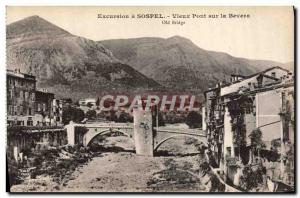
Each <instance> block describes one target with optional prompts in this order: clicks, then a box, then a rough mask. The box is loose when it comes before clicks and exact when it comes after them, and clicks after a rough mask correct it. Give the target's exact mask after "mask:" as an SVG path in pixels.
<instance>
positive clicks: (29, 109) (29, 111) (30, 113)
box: [28, 107, 32, 115]
mask: <svg viewBox="0 0 300 198" xmlns="http://www.w3.org/2000/svg"><path fill="white" fill-rule="evenodd" d="M28 113H29V115H32V112H31V108H30V107H29V108H28Z"/></svg>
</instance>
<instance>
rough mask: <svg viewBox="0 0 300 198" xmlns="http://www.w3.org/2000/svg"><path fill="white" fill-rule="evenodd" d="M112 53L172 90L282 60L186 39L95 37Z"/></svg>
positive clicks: (210, 83)
mask: <svg viewBox="0 0 300 198" xmlns="http://www.w3.org/2000/svg"><path fill="white" fill-rule="evenodd" d="M99 43H101V44H103V45H104V46H105V47H106V48H108V49H109V50H111V51H112V53H113V54H114V56H115V57H116V58H117V59H119V60H121V61H122V62H123V63H125V64H129V65H131V66H132V67H134V68H135V69H136V70H138V71H140V72H141V73H143V74H144V75H146V76H148V77H149V78H153V79H154V80H156V81H157V82H158V83H160V84H162V85H164V86H166V87H168V88H171V89H175V90H192V91H193V90H194V91H196V92H203V91H204V90H206V89H207V88H209V87H213V86H215V84H216V83H217V82H219V81H220V80H225V79H227V80H228V78H229V76H230V75H231V74H233V73H236V74H242V75H250V74H253V73H255V72H259V71H262V70H264V69H266V68H268V67H272V66H282V65H283V64H282V63H278V62H273V61H265V60H248V59H245V58H236V57H233V56H231V55H229V54H226V53H222V52H214V51H207V50H204V49H201V48H199V47H198V46H196V45H195V44H194V43H192V42H191V41H190V40H189V39H186V38H183V37H180V36H174V37H171V38H167V39H164V38H151V37H145V38H134V39H116V40H104V41H99Z"/></svg>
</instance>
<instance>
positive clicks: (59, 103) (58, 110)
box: [52, 99, 63, 125]
mask: <svg viewBox="0 0 300 198" xmlns="http://www.w3.org/2000/svg"><path fill="white" fill-rule="evenodd" d="M52 111H53V120H54V122H56V123H57V125H61V124H62V113H63V100H59V99H53V101H52Z"/></svg>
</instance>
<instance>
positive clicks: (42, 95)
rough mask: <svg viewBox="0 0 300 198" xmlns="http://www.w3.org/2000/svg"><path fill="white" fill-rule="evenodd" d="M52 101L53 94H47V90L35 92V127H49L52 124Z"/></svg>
mask: <svg viewBox="0 0 300 198" xmlns="http://www.w3.org/2000/svg"><path fill="white" fill-rule="evenodd" d="M53 100H54V94H53V93H49V92H48V91H47V90H43V91H36V101H35V112H36V115H35V118H36V125H38V126H49V125H51V124H54V115H53V113H54V112H53Z"/></svg>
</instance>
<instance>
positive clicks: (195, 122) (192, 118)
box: [185, 111, 202, 128]
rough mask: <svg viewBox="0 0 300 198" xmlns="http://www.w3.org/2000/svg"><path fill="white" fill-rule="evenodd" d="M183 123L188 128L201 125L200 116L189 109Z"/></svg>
mask: <svg viewBox="0 0 300 198" xmlns="http://www.w3.org/2000/svg"><path fill="white" fill-rule="evenodd" d="M185 123H186V124H187V125H188V126H189V127H190V128H200V127H201V126H202V116H201V115H200V114H199V113H198V112H196V111H191V112H190V113H189V114H188V115H187V118H186V121H185Z"/></svg>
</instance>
